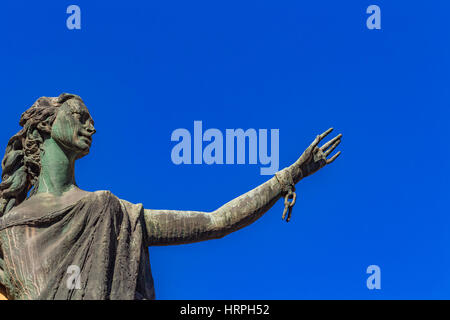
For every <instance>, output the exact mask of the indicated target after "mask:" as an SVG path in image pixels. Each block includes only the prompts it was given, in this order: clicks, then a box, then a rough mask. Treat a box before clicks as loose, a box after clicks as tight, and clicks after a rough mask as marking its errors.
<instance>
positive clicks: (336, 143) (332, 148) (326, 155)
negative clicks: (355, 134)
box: [323, 139, 341, 157]
mask: <svg viewBox="0 0 450 320" xmlns="http://www.w3.org/2000/svg"><path fill="white" fill-rule="evenodd" d="M339 143H341V139H339V140H337V141H336V142H335V143H334V144H333V145H332V146H331V147H330V148H328V150H326V151H325V152H324V153H323V154H324V155H325V157H328V155H329V154H330V153H332V152H333V150H334V149H336V147H337V146H338V145H339Z"/></svg>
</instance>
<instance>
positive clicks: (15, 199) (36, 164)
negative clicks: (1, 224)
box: [0, 93, 95, 216]
mask: <svg viewBox="0 0 450 320" xmlns="http://www.w3.org/2000/svg"><path fill="white" fill-rule="evenodd" d="M19 124H20V125H21V126H22V127H23V128H22V130H20V131H19V132H18V133H17V134H15V135H14V136H13V137H12V138H11V139H10V140H9V142H8V146H7V147H6V152H5V157H4V158H3V161H2V182H1V183H0V216H1V215H2V214H3V213H6V212H8V211H9V210H10V209H11V208H13V207H14V206H17V205H18V204H19V203H21V202H22V201H23V200H24V199H25V198H26V197H27V194H28V192H29V191H30V190H31V189H32V188H33V187H36V186H37V182H38V177H39V174H40V170H41V154H42V151H43V145H44V142H45V141H46V140H47V139H53V140H54V141H55V142H56V143H57V144H58V146H59V147H60V148H61V149H62V150H63V151H64V152H65V153H66V154H67V155H68V157H69V158H73V159H79V158H81V157H83V156H85V155H87V154H88V153H89V149H90V147H91V143H92V135H93V134H94V133H95V129H94V122H93V120H92V118H91V115H90V114H89V111H88V109H87V108H86V106H85V105H84V102H83V100H82V99H81V98H80V97H79V96H77V95H73V94H67V93H63V94H61V95H60V96H59V97H41V98H39V99H38V100H37V101H36V102H35V103H34V104H33V105H32V106H31V107H30V108H29V109H28V110H27V111H25V112H24V113H23V114H22V117H21V118H20V122H19ZM34 190H36V188H35V189H34Z"/></svg>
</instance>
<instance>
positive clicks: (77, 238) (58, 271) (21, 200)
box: [0, 94, 342, 299]
mask: <svg viewBox="0 0 450 320" xmlns="http://www.w3.org/2000/svg"><path fill="white" fill-rule="evenodd" d="M20 125H21V126H22V127H23V128H22V130H20V131H19V132H18V133H17V134H16V135H14V136H13V137H12V138H11V139H10V140H9V142H8V145H7V148H6V153H5V157H4V158H3V161H2V182H1V184H0V299H1V298H2V297H3V298H7V299H154V298H155V293H154V287H153V279H152V275H151V270H150V263H149V256H148V250H147V247H148V246H156V245H174V244H184V243H192V242H198V241H204V240H210V239H217V238H221V237H223V236H225V235H227V234H229V233H231V232H234V231H236V230H239V229H241V228H243V227H245V226H247V225H249V224H251V223H252V222H254V221H255V220H257V219H258V218H259V217H261V216H262V215H263V214H264V213H265V212H266V211H267V210H269V209H270V208H271V207H272V206H273V205H274V204H275V202H276V201H277V200H279V199H280V198H281V197H285V214H286V213H288V215H287V219H288V220H289V219H290V215H291V210H292V206H293V203H292V202H290V201H289V200H293V201H295V193H294V191H295V187H294V186H295V184H296V183H298V182H299V181H300V180H301V179H303V178H305V177H307V176H309V175H311V174H312V173H314V172H316V171H317V170H319V169H320V168H323V167H324V166H326V165H327V164H329V163H331V162H333V161H334V160H335V159H336V158H337V157H338V156H339V154H340V152H338V153H336V154H335V155H334V156H332V157H331V156H330V154H331V152H332V151H333V150H334V149H335V148H336V147H337V145H338V144H339V143H340V141H341V137H342V135H338V136H336V137H335V138H334V139H331V140H330V141H329V142H327V143H325V144H324V145H323V146H322V147H319V142H320V141H322V139H324V138H325V137H326V136H327V135H328V134H329V133H330V132H331V131H332V129H329V130H327V131H326V132H324V133H323V134H321V135H319V136H317V137H316V139H315V140H314V141H313V142H312V144H311V145H310V146H309V147H308V148H307V149H306V150H305V152H303V154H302V155H301V156H300V158H299V159H298V160H297V161H296V162H295V163H294V164H292V165H291V166H289V167H287V168H285V169H283V170H281V171H279V172H278V173H277V174H276V175H275V176H274V177H273V178H271V179H270V180H268V181H267V182H265V183H263V184H262V185H260V186H258V187H256V188H255V189H253V190H251V191H249V192H247V193H245V194H243V195H241V196H239V197H237V198H235V199H233V200H231V201H230V202H228V203H226V204H225V205H223V206H222V207H220V208H218V209H217V210H215V211H213V212H198V211H175V210H148V209H144V208H143V207H142V205H140V204H131V203H129V202H127V201H125V200H121V199H119V198H117V197H116V196H114V195H113V194H111V192H109V191H96V192H87V191H83V190H81V189H79V188H78V186H77V184H76V182H75V172H74V168H75V165H74V164H75V161H76V160H77V159H79V158H81V157H83V156H85V155H87V154H88V153H89V150H90V147H91V143H92V135H93V134H94V133H95V129H94V122H93V120H92V118H91V116H90V114H89V111H88V109H87V108H86V106H85V104H84V103H83V101H82V100H81V98H80V97H79V96H76V95H72V94H61V95H60V96H59V97H42V98H40V99H38V100H37V101H36V102H35V103H34V104H33V105H32V107H31V108H29V109H28V110H27V111H25V112H24V113H23V114H22V117H21V119H20ZM285 214H283V218H284V217H285ZM70 266H77V267H79V269H80V286H79V288H77V287H75V288H74V287H73V286H72V287H71V286H70V285H69V284H68V282H67V277H68V274H67V270H68V268H69V267H70Z"/></svg>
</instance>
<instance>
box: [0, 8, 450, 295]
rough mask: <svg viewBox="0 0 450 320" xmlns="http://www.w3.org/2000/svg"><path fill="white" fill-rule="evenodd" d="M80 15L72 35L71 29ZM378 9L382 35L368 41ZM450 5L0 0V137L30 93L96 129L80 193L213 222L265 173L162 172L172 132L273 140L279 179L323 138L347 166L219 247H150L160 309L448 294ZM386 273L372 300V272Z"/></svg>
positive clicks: (302, 188) (230, 168) (10, 130)
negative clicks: (212, 214) (74, 106)
mask: <svg viewBox="0 0 450 320" xmlns="http://www.w3.org/2000/svg"><path fill="white" fill-rule="evenodd" d="M70 4H77V5H79V6H80V7H81V14H82V22H81V23H82V29H81V30H77V31H71V30H68V29H67V28H66V17H67V16H68V15H67V14H66V8H67V6H68V5H70ZM371 4H377V5H379V6H380V7H381V14H382V30H373V31H371V30H368V29H367V28H366V19H367V17H368V15H367V14H366V12H365V11H366V8H367V7H368V6H369V5H371ZM449 12H450V3H449V2H448V1H444V0H442V1H421V2H418V1H381V0H378V1H361V0H359V1H356V0H354V1H315V2H314V1H262V0H258V1H235V0H227V1H206V0H204V1H198V0H192V1H135V0H128V1H85V0H84V1H82V0H77V1H73V2H68V1H39V2H35V1H28V2H25V1H3V2H2V5H1V6H0V36H1V42H0V43H1V50H0V70H1V71H0V72H1V80H0V81H1V82H0V93H1V108H2V109H1V119H2V126H1V129H0V141H1V143H2V144H3V146H4V147H5V146H6V143H7V141H8V139H9V138H10V137H11V136H12V135H13V134H15V133H16V132H17V131H18V130H19V125H18V120H19V117H20V114H21V113H22V112H23V111H24V110H25V109H26V108H28V107H29V106H31V104H32V103H33V102H34V101H35V100H36V99H37V98H38V97H40V96H57V95H59V94H60V93H61V92H71V93H76V94H79V95H80V96H81V97H82V98H83V99H84V100H85V102H86V104H87V106H88V107H89V109H90V111H91V113H92V115H93V117H94V119H95V122H96V128H97V131H98V133H97V134H96V136H95V139H94V144H93V148H92V150H91V154H90V155H89V156H87V157H86V158H84V159H82V160H80V161H79V163H78V164H77V170H78V171H77V180H78V184H79V185H80V187H82V188H84V189H86V190H90V191H94V190H104V189H109V190H111V191H112V192H113V193H114V194H116V195H117V196H118V197H120V198H122V199H126V200H128V201H131V202H134V203H139V202H142V203H143V204H144V206H145V207H146V208H167V209H186V210H207V211H209V210H213V209H216V208H217V207H219V206H220V205H222V204H224V203H225V202H227V201H229V200H231V199H233V198H234V197H236V196H238V195H240V194H242V193H244V192H246V191H248V190H250V189H251V188H253V187H255V186H257V185H259V184H261V183H263V182H264V181H266V180H267V179H268V178H269V177H267V176H261V175H260V174H259V168H260V166H259V165H222V166H220V165H212V166H208V165H196V166H194V165H191V166H188V165H181V166H176V165H174V164H173V163H172V162H171V159H170V152H171V149H172V147H173V145H174V143H173V142H171V141H170V135H171V133H172V131H173V130H175V129H176V128H187V129H189V130H192V128H193V121H194V120H202V121H203V125H204V127H205V128H218V129H221V130H223V131H224V130H225V129H226V128H244V129H247V128H256V129H258V128H267V129H270V128H279V129H280V166H281V167H285V166H287V165H290V164H291V163H292V162H293V161H295V160H296V159H297V157H298V156H300V154H301V153H302V152H303V150H304V148H306V147H307V146H308V145H309V143H310V142H311V140H312V139H313V138H314V136H315V135H316V134H318V133H320V132H322V131H323V130H325V129H327V128H328V127H330V126H334V127H335V129H336V131H337V132H342V133H343V134H344V139H343V142H342V144H341V146H340V149H341V150H342V151H343V154H342V156H341V157H340V158H339V159H338V161H336V162H335V163H334V164H333V165H331V166H329V167H327V168H325V169H323V170H321V171H320V172H318V173H316V174H315V175H314V176H313V177H311V178H308V179H306V180H304V181H302V182H301V183H300V184H299V185H298V187H297V190H298V196H299V199H298V202H297V205H296V206H295V208H294V212H293V218H292V222H290V223H288V224H287V223H285V222H283V221H282V220H281V213H282V209H283V208H282V202H281V201H280V202H279V203H277V204H276V205H275V206H274V207H273V208H272V209H271V210H270V211H269V212H268V213H267V214H266V215H265V216H263V217H262V218H261V219H260V220H258V221H257V222H255V223H254V224H252V225H251V226H249V227H247V228H245V229H242V230H240V231H238V232H236V233H233V234H231V235H229V236H227V237H225V238H223V239H220V240H213V241H208V242H203V243H197V244H192V245H182V246H168V247H154V248H150V255H151V264H152V269H153V275H154V278H155V286H156V294H157V298H159V299H334V298H337V299H348V298H357V299H382V298H384V299H395V298H438V299H440V298H447V299H449V298H450V250H449V243H450V215H449V209H448V201H447V200H448V198H449V197H448V196H449V185H448V184H449V183H448V181H449V141H448V140H449V138H450V136H449V134H448V132H447V123H448V121H449V115H450V112H449V102H450V90H449V84H450V73H449V71H450V59H449V57H450V56H449V54H450V39H449V35H450V32H449V22H448V15H449ZM372 264H376V265H379V266H380V267H381V286H382V288H381V290H378V291H377V290H374V291H370V290H368V289H367V288H366V278H367V276H368V275H367V274H366V268H367V266H369V265H372Z"/></svg>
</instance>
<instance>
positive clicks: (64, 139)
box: [51, 99, 95, 159]
mask: <svg viewBox="0 0 450 320" xmlns="http://www.w3.org/2000/svg"><path fill="white" fill-rule="evenodd" d="M94 133H95V129H94V121H93V120H92V117H91V115H90V114H89V111H88V109H87V108H86V106H85V105H84V103H83V102H81V101H80V100H78V99H70V100H67V101H66V102H65V103H63V105H62V106H61V107H60V108H59V110H58V114H57V116H56V119H55V121H54V122H53V126H52V130H51V137H52V138H53V139H54V140H55V141H56V142H57V143H58V144H59V145H60V146H61V147H62V148H64V151H66V152H69V153H70V154H71V155H72V156H75V158H76V159H79V158H81V157H83V156H85V155H87V154H88V153H89V149H90V147H91V143H92V135H93V134H94Z"/></svg>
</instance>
